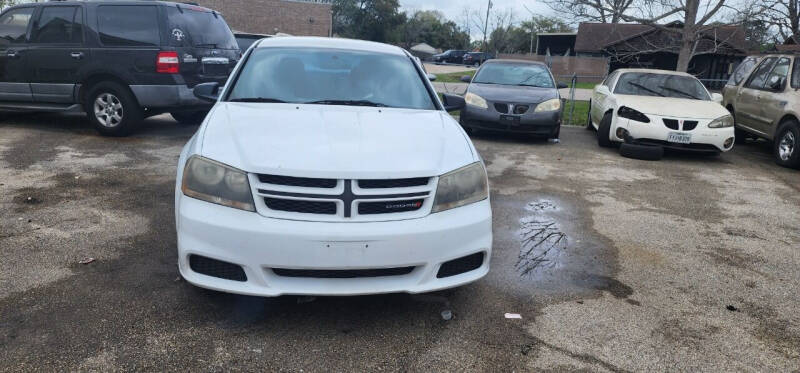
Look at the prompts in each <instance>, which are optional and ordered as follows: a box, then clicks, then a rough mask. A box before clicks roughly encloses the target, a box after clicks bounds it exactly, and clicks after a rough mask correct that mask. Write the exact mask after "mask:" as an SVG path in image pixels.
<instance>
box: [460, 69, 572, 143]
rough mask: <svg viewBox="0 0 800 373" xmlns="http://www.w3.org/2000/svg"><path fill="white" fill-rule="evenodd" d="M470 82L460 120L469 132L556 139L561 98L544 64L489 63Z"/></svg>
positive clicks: (564, 85)
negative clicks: (516, 134)
mask: <svg viewBox="0 0 800 373" xmlns="http://www.w3.org/2000/svg"><path fill="white" fill-rule="evenodd" d="M462 80H463V81H464V82H467V83H469V86H468V87H467V92H466V95H465V96H464V98H465V100H466V102H467V106H466V108H464V110H462V111H461V115H460V117H459V119H460V122H461V125H462V126H464V128H466V129H467V130H469V131H472V130H491V131H503V132H511V133H519V134H526V135H535V136H539V137H546V138H553V139H557V138H558V136H559V132H560V130H561V96H560V95H559V93H558V89H559V88H565V87H566V84H562V83H558V84H557V83H556V82H555V79H553V74H552V73H551V72H550V69H548V68H547V65H545V64H543V63H541V62H533V61H517V60H490V61H486V63H485V64H483V66H481V68H480V69H478V71H477V72H476V73H475V77H474V78H470V77H469V76H464V77H462Z"/></svg>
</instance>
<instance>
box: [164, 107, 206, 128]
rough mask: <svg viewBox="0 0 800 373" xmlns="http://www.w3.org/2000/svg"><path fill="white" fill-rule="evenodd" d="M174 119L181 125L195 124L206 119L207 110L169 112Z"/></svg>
mask: <svg viewBox="0 0 800 373" xmlns="http://www.w3.org/2000/svg"><path fill="white" fill-rule="evenodd" d="M169 115H171V116H172V118H173V119H175V121H177V122H178V123H180V124H183V125H197V124H200V123H203V120H204V119H206V115H208V110H200V111H179V112H175V113H169Z"/></svg>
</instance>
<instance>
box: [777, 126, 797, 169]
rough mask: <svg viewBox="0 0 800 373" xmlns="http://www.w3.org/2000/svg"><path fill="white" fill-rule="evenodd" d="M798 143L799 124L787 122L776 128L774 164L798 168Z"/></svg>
mask: <svg viewBox="0 0 800 373" xmlns="http://www.w3.org/2000/svg"><path fill="white" fill-rule="evenodd" d="M799 141H800V124H798V123H797V122H796V121H788V122H785V123H783V124H782V125H781V126H780V127H779V128H778V135H777V136H775V145H774V146H775V162H777V163H778V164H779V165H781V166H784V167H793V168H798V167H800V150H798V149H797V145H798V142H799Z"/></svg>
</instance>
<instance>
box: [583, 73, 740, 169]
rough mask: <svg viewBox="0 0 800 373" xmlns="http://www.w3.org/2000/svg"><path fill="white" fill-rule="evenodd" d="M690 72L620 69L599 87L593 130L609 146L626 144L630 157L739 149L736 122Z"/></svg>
mask: <svg viewBox="0 0 800 373" xmlns="http://www.w3.org/2000/svg"><path fill="white" fill-rule="evenodd" d="M721 102H722V96H721V95H720V94H719V93H715V94H713V95H712V94H710V93H709V92H708V90H706V88H705V87H704V86H703V84H702V83H701V82H700V81H699V80H698V79H697V78H695V77H694V76H692V75H689V74H687V73H682V72H675V71H666V70H652V69H619V70H616V71H614V72H613V73H611V74H610V75H609V76H608V77H607V78H606V79H605V80H604V81H603V82H602V83H601V84H599V85H598V86H596V87H595V89H594V93H593V94H592V100H591V102H590V104H589V105H590V110H589V125H590V126H589V128H591V129H595V130H597V143H598V144H599V145H600V146H603V147H609V146H612V145H614V144H620V143H623V146H622V147H621V149H620V152H621V153H622V154H623V155H625V156H632V157H636V158H646V159H658V158H660V157H661V156H662V155H663V149H664V148H671V149H678V150H682V151H693V152H706V153H713V154H719V153H720V152H726V151H729V150H731V149H732V148H733V143H734V132H733V118H732V117H731V115H730V114H729V113H728V112H727V110H725V108H724V107H722V105H720V103H721Z"/></svg>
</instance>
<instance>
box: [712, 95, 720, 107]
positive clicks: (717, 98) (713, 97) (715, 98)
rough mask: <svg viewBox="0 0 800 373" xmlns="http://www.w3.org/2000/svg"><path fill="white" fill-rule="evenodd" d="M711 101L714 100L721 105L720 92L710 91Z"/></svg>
mask: <svg viewBox="0 0 800 373" xmlns="http://www.w3.org/2000/svg"><path fill="white" fill-rule="evenodd" d="M711 101H714V102H716V103H718V104H720V105H722V94H720V93H712V94H711Z"/></svg>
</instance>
